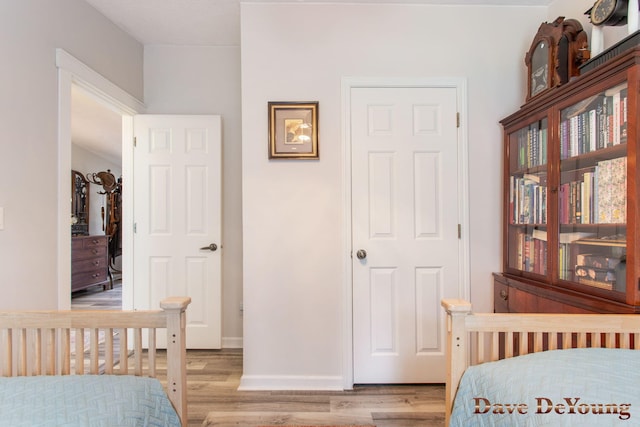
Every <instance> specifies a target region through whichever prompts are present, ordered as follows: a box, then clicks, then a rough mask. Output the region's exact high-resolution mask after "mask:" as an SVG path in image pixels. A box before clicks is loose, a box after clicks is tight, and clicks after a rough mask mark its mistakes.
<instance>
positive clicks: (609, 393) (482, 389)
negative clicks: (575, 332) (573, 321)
mask: <svg viewBox="0 0 640 427" xmlns="http://www.w3.org/2000/svg"><path fill="white" fill-rule="evenodd" d="M451 426H455V427H469V426H474V427H475V426H477V427H485V426H505V427H507V426H508V427H514V426H527V427H528V426H532V427H533V426H553V427H561V426H571V427H573V426H580V427H591V426H593V427H603V426H640V351H638V350H621V349H600V348H589V349H568V350H553V351H546V352H541V353H534V354H529V355H525V356H520V357H514V358H510V359H505V360H500V361H497V362H490V363H484V364H481V365H476V366H472V367H470V368H469V369H467V370H466V371H465V373H464V375H463V376H462V380H461V381H460V386H459V388H458V392H457V395H456V398H455V402H454V408H453V413H452V416H451Z"/></svg>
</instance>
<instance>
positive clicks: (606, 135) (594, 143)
mask: <svg viewBox="0 0 640 427" xmlns="http://www.w3.org/2000/svg"><path fill="white" fill-rule="evenodd" d="M626 142H627V86H626V84H623V85H620V86H616V87H615V88H612V89H610V90H607V91H606V92H604V93H602V94H599V95H596V96H592V97H590V98H587V99H585V100H584V101H582V102H580V103H578V104H576V105H574V106H572V107H570V108H567V109H565V110H563V111H562V115H561V121H560V158H561V159H566V158H569V157H573V156H578V155H580V154H584V153H589V152H591V151H595V150H600V149H602V148H607V147H612V146H614V145H618V144H624V143H626Z"/></svg>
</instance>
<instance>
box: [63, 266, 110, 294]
mask: <svg viewBox="0 0 640 427" xmlns="http://www.w3.org/2000/svg"><path fill="white" fill-rule="evenodd" d="M108 278H109V277H108V276H107V270H106V269H104V268H103V269H101V270H93V271H85V272H82V273H77V274H73V275H72V276H71V283H72V290H78V289H82V288H86V287H88V286H92V285H98V284H100V283H103V282H106V281H107V279H108ZM74 285H75V286H74Z"/></svg>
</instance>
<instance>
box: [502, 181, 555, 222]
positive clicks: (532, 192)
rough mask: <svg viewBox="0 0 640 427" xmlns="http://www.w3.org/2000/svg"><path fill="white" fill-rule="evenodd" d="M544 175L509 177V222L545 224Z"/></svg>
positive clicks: (545, 198) (545, 191)
mask: <svg viewBox="0 0 640 427" xmlns="http://www.w3.org/2000/svg"><path fill="white" fill-rule="evenodd" d="M546 184H547V183H546V176H540V175H528V174H525V175H524V176H522V177H517V176H513V175H512V176H511V177H510V182H509V185H510V187H511V188H510V189H509V210H510V212H509V216H510V223H511V224H546V222H547V185H546Z"/></svg>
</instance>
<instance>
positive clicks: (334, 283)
mask: <svg viewBox="0 0 640 427" xmlns="http://www.w3.org/2000/svg"><path fill="white" fill-rule="evenodd" d="M546 14H547V9H546V8H544V7H489V6H483V7H474V6H464V7H455V6H433V5H431V6H430V5H416V4H407V5H381V4H376V5H371V4H370V5H365V4H350V5H349V4H340V5H338V4H303V3H280V4H257V3H243V4H242V5H241V16H242V18H241V19H242V23H241V28H242V111H243V115H242V123H243V126H242V131H243V134H242V139H243V147H242V148H243V151H242V162H243V191H244V194H243V214H244V216H243V227H244V233H243V235H244V307H245V318H244V325H245V327H244V341H245V352H244V376H243V386H247V387H257V386H267V387H269V386H274V387H275V386H279V385H280V386H282V385H283V384H285V383H289V384H291V383H297V384H302V385H305V384H306V385H307V386H309V385H311V386H314V385H315V386H320V385H322V384H328V383H331V382H332V381H334V380H335V379H336V378H338V379H339V378H341V377H342V375H343V366H342V362H343V361H342V355H343V347H342V333H343V331H342V325H343V319H342V316H343V303H344V297H343V285H344V283H343V270H342V268H343V264H342V261H343V259H344V258H345V256H346V254H344V253H342V252H343V247H342V242H343V226H344V224H343V219H342V213H343V210H344V206H343V200H342V189H343V188H344V182H343V179H342V176H341V174H342V143H343V141H342V134H341V129H342V128H341V126H342V123H341V119H342V112H341V96H340V85H341V78H342V77H464V78H466V79H467V84H468V97H469V100H468V108H469V111H467V112H462V113H463V114H467V122H468V139H469V159H470V165H469V176H470V183H469V184H470V200H469V201H468V204H469V207H470V212H471V223H470V228H471V229H470V239H471V242H470V247H471V265H470V270H471V296H472V299H473V302H474V304H475V307H476V309H478V310H481V311H482V310H490V309H492V275H491V273H492V272H494V271H499V270H500V268H501V242H502V241H501V209H500V206H501V197H502V183H501V180H500V178H501V168H502V147H501V141H502V140H501V129H500V125H499V123H498V121H499V120H500V119H501V118H502V117H504V116H506V115H507V114H509V113H511V112H512V111H514V110H515V109H517V108H518V107H519V106H520V105H521V104H522V103H523V102H524V93H525V90H526V84H525V80H524V76H525V69H524V54H525V51H526V50H527V49H528V45H529V43H530V40H529V35H533V34H535V32H536V31H537V28H538V26H539V24H540V22H541V21H542V20H544V19H546ZM311 17H312V18H311ZM295 100H299V101H314V100H317V101H319V102H320V104H319V117H320V120H319V126H320V138H319V139H320V160H319V161H313V162H308V161H269V160H268V159H267V102H268V101H295ZM305 382H306V383H305Z"/></svg>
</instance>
